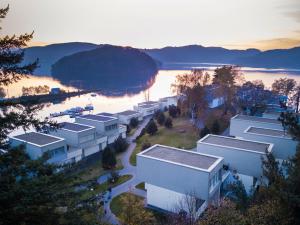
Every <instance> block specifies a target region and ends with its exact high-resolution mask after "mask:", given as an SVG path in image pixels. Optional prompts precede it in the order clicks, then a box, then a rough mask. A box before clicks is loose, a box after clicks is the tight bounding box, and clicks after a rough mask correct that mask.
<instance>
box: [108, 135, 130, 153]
mask: <svg viewBox="0 0 300 225" xmlns="http://www.w3.org/2000/svg"><path fill="white" fill-rule="evenodd" d="M128 146H129V144H128V142H127V141H126V139H125V138H122V136H121V135H120V136H119V137H118V138H117V139H116V140H115V141H114V143H113V144H112V147H113V149H114V150H115V152H116V153H121V152H125V151H126V150H127V148H128Z"/></svg>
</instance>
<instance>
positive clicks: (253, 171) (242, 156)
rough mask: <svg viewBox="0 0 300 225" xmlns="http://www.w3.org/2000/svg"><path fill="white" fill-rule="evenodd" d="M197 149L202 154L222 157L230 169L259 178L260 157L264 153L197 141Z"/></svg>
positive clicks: (260, 170) (260, 173)
mask: <svg viewBox="0 0 300 225" xmlns="http://www.w3.org/2000/svg"><path fill="white" fill-rule="evenodd" d="M197 151H198V152H200V153H204V154H210V155H216V156H221V157H224V164H229V167H230V169H231V170H237V172H238V173H241V174H246V175H249V176H254V177H257V178H259V177H260V176H261V175H262V169H261V157H265V156H264V154H259V153H254V152H246V151H242V150H237V149H234V148H225V147H222V146H216V145H208V144H205V143H201V142H198V143H197Z"/></svg>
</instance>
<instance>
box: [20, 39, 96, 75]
mask: <svg viewBox="0 0 300 225" xmlns="http://www.w3.org/2000/svg"><path fill="white" fill-rule="evenodd" d="M97 47H99V46H98V45H96V44H91V43H84V42H70V43H61V44H52V45H47V46H39V47H29V48H26V49H25V56H24V63H28V62H33V61H35V60H36V59H37V58H38V59H39V68H37V69H36V70H35V71H34V74H35V75H44V76H50V74H51V66H52V64H54V63H55V62H56V61H57V60H59V59H60V58H62V57H64V56H67V55H71V54H74V53H77V52H81V51H88V50H92V49H95V48H97Z"/></svg>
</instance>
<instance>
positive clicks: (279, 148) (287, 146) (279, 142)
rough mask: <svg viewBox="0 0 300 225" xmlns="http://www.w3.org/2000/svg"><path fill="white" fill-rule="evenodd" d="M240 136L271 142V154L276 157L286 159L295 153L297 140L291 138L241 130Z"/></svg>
mask: <svg viewBox="0 0 300 225" xmlns="http://www.w3.org/2000/svg"><path fill="white" fill-rule="evenodd" d="M240 137H242V138H245V139H248V140H253V141H261V142H268V143H273V144H274V147H273V155H274V157H275V158H277V159H288V157H292V156H294V155H295V154H296V147H297V141H294V140H293V139H291V138H280V137H273V136H268V135H261V134H254V133H248V132H242V133H241V135H240Z"/></svg>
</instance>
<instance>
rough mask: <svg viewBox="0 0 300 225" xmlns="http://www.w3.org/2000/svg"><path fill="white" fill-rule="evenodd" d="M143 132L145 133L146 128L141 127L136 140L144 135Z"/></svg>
mask: <svg viewBox="0 0 300 225" xmlns="http://www.w3.org/2000/svg"><path fill="white" fill-rule="evenodd" d="M145 134H146V129H145V128H143V129H142V130H141V133H140V134H139V135H138V136H137V137H136V140H138V139H139V138H141V137H142V136H144V135H145Z"/></svg>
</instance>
